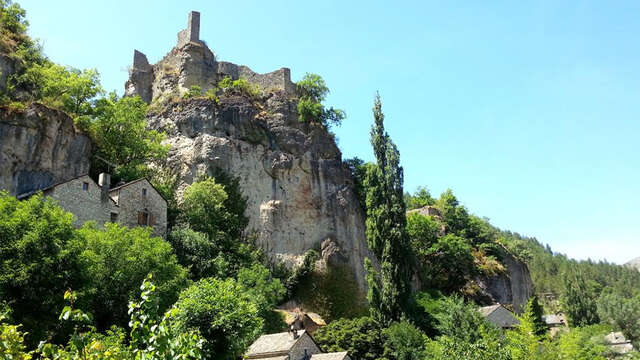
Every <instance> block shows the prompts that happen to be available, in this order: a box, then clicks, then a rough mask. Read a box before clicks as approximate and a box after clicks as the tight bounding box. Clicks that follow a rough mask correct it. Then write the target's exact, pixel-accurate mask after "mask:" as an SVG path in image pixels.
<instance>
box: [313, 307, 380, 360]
mask: <svg viewBox="0 0 640 360" xmlns="http://www.w3.org/2000/svg"><path fill="white" fill-rule="evenodd" d="M313 339H314V340H315V341H316V343H317V344H318V345H319V346H320V347H321V348H322V349H323V350H324V351H327V352H336V351H348V352H349V356H350V357H351V358H352V359H358V360H377V359H382V358H384V349H385V341H386V338H385V335H384V334H383V331H382V329H380V325H379V324H378V323H377V322H376V321H375V320H373V319H372V318H370V317H361V318H355V319H339V320H336V321H333V322H331V323H330V324H329V325H327V326H324V327H321V328H319V329H318V330H317V331H316V332H314V333H313Z"/></svg>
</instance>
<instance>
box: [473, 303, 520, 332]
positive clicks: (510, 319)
mask: <svg viewBox="0 0 640 360" xmlns="http://www.w3.org/2000/svg"><path fill="white" fill-rule="evenodd" d="M478 311H480V314H481V315H482V316H483V317H484V318H485V319H486V320H487V321H488V322H490V323H492V324H493V325H495V326H497V327H499V328H502V329H511V328H514V327H515V326H516V325H518V324H519V323H520V322H519V321H518V319H517V318H516V317H515V316H514V315H513V313H512V312H511V311H509V309H507V308H506V307H504V306H502V305H500V304H496V305H491V306H484V307H481V308H480V309H478Z"/></svg>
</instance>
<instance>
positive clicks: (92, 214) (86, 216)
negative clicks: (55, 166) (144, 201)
mask: <svg viewBox="0 0 640 360" xmlns="http://www.w3.org/2000/svg"><path fill="white" fill-rule="evenodd" d="M42 193H43V195H45V196H48V197H50V198H52V199H53V200H55V201H56V202H57V203H58V205H60V207H62V208H63V209H64V210H66V211H68V212H70V213H72V214H73V215H75V219H74V225H75V226H77V227H80V226H82V224H84V223H85V222H87V221H95V222H96V223H97V224H100V225H103V224H104V223H106V222H109V221H111V217H112V215H111V214H116V215H115V216H116V217H117V214H118V213H119V208H118V205H117V204H116V203H115V201H114V200H113V199H111V198H107V199H105V200H106V201H103V199H102V189H101V187H100V186H99V185H98V184H96V183H95V181H93V179H91V178H90V177H89V175H83V176H80V177H77V178H75V179H71V180H69V181H66V182H63V183H60V184H57V185H53V186H51V187H49V188H46V189H44V190H43V191H42Z"/></svg>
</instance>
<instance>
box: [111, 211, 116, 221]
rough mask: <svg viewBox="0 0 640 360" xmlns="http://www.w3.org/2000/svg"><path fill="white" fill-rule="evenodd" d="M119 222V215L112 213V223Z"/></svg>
mask: <svg viewBox="0 0 640 360" xmlns="http://www.w3.org/2000/svg"><path fill="white" fill-rule="evenodd" d="M117 221H118V213H114V212H112V213H111V222H112V223H115V222H117Z"/></svg>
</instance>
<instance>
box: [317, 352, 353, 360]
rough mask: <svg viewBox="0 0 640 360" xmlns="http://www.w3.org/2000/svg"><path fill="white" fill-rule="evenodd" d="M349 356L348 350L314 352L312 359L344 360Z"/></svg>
mask: <svg viewBox="0 0 640 360" xmlns="http://www.w3.org/2000/svg"><path fill="white" fill-rule="evenodd" d="M346 357H347V352H346V351H343V352H333V353H324V354H313V355H311V360H343V359H345V358H346Z"/></svg>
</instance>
